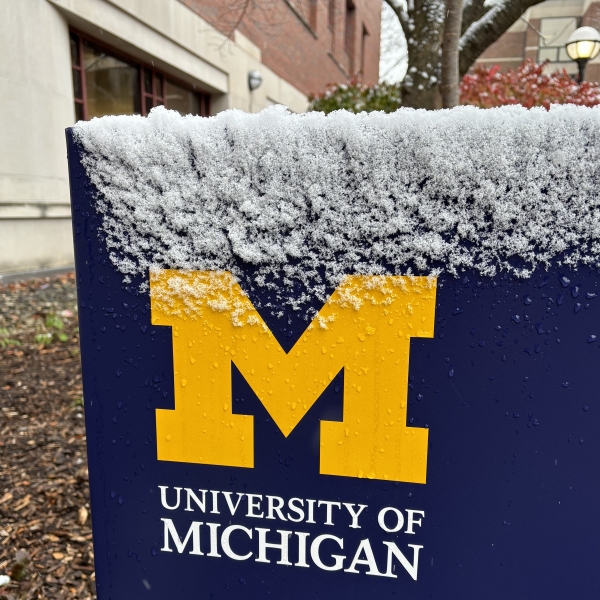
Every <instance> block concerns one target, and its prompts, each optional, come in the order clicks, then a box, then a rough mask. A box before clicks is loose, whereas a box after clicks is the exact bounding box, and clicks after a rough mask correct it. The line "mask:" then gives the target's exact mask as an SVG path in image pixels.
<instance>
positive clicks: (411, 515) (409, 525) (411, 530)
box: [406, 508, 425, 534]
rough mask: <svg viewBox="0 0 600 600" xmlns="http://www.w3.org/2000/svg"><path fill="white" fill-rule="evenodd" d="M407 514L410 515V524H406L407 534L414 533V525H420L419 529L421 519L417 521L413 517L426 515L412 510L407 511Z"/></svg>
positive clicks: (420, 511)
mask: <svg viewBox="0 0 600 600" xmlns="http://www.w3.org/2000/svg"><path fill="white" fill-rule="evenodd" d="M406 512H407V513H408V522H407V524H406V533H413V534H414V531H413V529H412V528H413V525H418V526H419V527H420V526H421V519H419V520H418V521H417V520H415V518H414V517H413V515H421V516H422V517H425V513H424V512H423V511H422V510H411V509H410V508H407V509H406Z"/></svg>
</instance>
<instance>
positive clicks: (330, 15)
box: [327, 0, 335, 30]
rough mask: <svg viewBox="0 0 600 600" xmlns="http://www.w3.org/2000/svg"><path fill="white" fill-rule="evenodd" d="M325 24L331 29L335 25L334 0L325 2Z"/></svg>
mask: <svg viewBox="0 0 600 600" xmlns="http://www.w3.org/2000/svg"><path fill="white" fill-rule="evenodd" d="M327 24H328V25H329V29H331V30H333V28H334V26H335V0H329V2H328V3H327Z"/></svg>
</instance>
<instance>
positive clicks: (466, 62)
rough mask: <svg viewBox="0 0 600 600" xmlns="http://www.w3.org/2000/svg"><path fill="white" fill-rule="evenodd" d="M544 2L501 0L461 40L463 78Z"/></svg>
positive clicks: (470, 27)
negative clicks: (494, 46)
mask: <svg viewBox="0 0 600 600" xmlns="http://www.w3.org/2000/svg"><path fill="white" fill-rule="evenodd" d="M542 1H543V0H500V2H498V4H496V5H495V6H493V7H492V8H491V10H489V11H488V12H487V13H485V14H484V15H483V17H481V18H480V19H479V20H478V21H475V22H474V23H472V24H471V25H470V26H469V27H468V29H467V30H466V31H465V33H464V34H463V36H462V37H461V38H460V43H459V50H460V59H459V68H460V75H461V77H462V76H463V75H464V74H465V73H466V72H467V71H468V70H469V67H470V66H471V65H472V64H473V63H474V62H475V60H476V59H477V57H478V56H479V55H480V54H481V53H482V52H483V51H484V50H485V49H486V48H489V46H491V45H492V44H493V43H494V42H495V41H496V40H497V39H498V38H499V37H500V36H501V35H502V34H503V33H505V32H506V30H507V29H508V28H509V27H510V26H511V25H512V24H513V23H514V22H515V21H516V20H517V19H518V18H519V17H520V16H521V15H522V14H523V13H524V12H525V11H526V10H527V9H528V8H530V7H532V6H535V5H536V4H539V3H540V2H542Z"/></svg>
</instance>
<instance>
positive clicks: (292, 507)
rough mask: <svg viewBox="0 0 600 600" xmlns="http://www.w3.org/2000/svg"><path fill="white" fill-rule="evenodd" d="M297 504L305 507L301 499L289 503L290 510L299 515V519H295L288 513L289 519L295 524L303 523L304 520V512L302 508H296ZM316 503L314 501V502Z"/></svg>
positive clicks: (293, 499)
mask: <svg viewBox="0 0 600 600" xmlns="http://www.w3.org/2000/svg"><path fill="white" fill-rule="evenodd" d="M295 502H298V503H299V504H300V506H304V500H302V499H301V498H291V499H290V501H289V502H288V508H289V509H290V510H291V511H293V512H295V513H296V514H297V515H298V518H297V519H294V518H292V517H291V516H290V513H288V515H287V518H288V519H289V520H290V521H292V522H293V523H301V522H302V521H303V520H304V511H303V510H302V509H301V508H300V506H296V505H295ZM313 502H314V500H313Z"/></svg>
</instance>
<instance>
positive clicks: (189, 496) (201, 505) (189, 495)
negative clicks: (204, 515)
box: [185, 488, 206, 512]
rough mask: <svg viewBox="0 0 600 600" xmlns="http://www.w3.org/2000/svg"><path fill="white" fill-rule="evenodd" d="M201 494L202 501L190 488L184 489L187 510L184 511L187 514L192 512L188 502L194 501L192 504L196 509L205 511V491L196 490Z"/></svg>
mask: <svg viewBox="0 0 600 600" xmlns="http://www.w3.org/2000/svg"><path fill="white" fill-rule="evenodd" d="M198 491H199V492H202V500H200V498H198V496H196V494H194V492H192V490H190V488H185V493H186V494H187V508H186V509H185V510H186V511H188V512H193V511H194V509H193V508H192V507H191V506H190V500H194V502H195V503H196V504H197V505H198V508H199V509H200V510H201V511H202V512H205V511H206V490H198Z"/></svg>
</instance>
